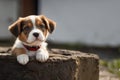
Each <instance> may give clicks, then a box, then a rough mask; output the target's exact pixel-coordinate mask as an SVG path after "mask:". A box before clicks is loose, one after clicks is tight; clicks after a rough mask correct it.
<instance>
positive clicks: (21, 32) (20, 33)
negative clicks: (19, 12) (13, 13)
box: [9, 17, 33, 42]
mask: <svg viewBox="0 0 120 80" xmlns="http://www.w3.org/2000/svg"><path fill="white" fill-rule="evenodd" d="M32 28H33V24H32V21H31V20H30V19H29V18H28V17H25V18H19V19H18V20H17V21H16V22H15V23H13V24H12V25H10V26H9V30H10V31H11V33H12V34H13V35H15V36H16V37H19V39H20V40H21V41H24V42H26V40H27V37H28V35H29V32H30V31H31V30H32Z"/></svg>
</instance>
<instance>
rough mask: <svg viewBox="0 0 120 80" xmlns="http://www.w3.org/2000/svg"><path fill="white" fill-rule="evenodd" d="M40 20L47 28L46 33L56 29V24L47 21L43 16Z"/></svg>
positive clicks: (49, 20)
mask: <svg viewBox="0 0 120 80" xmlns="http://www.w3.org/2000/svg"><path fill="white" fill-rule="evenodd" d="M41 19H42V21H43V23H45V25H46V26H47V29H48V31H49V32H50V33H52V32H53V31H54V29H55V27H56V22H55V21H53V20H51V19H48V18H47V17H45V16H44V15H41Z"/></svg>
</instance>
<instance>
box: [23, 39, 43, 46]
mask: <svg viewBox="0 0 120 80" xmlns="http://www.w3.org/2000/svg"><path fill="white" fill-rule="evenodd" d="M23 43H24V44H25V45H28V46H40V45H41V43H42V41H40V40H35V41H33V42H23Z"/></svg>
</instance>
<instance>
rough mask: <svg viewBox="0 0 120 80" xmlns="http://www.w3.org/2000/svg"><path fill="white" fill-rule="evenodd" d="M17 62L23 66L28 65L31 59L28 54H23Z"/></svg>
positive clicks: (18, 57)
mask: <svg viewBox="0 0 120 80" xmlns="http://www.w3.org/2000/svg"><path fill="white" fill-rule="evenodd" d="M17 61H18V62H19V63H20V64H22V65H25V64H27V63H28V61H29V57H28V55H27V54H21V55H18V56H17Z"/></svg>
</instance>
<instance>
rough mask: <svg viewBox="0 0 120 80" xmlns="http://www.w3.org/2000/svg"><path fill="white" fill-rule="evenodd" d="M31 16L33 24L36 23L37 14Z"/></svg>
mask: <svg viewBox="0 0 120 80" xmlns="http://www.w3.org/2000/svg"><path fill="white" fill-rule="evenodd" d="M29 18H30V20H31V21H32V23H33V25H35V19H36V16H34V15H32V16H29Z"/></svg>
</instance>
